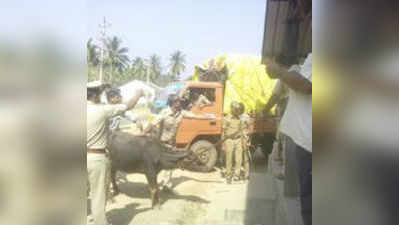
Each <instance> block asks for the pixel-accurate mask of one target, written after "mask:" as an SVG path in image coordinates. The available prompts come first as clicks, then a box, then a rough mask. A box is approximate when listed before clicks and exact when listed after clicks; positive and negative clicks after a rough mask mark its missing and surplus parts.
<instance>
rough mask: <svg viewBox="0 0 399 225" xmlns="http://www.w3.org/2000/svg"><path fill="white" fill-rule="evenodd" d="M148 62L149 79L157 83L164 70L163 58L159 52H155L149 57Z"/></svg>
mask: <svg viewBox="0 0 399 225" xmlns="http://www.w3.org/2000/svg"><path fill="white" fill-rule="evenodd" d="M147 63H148V65H147V66H148V73H149V79H150V81H152V82H154V83H156V82H157V80H158V78H159V77H160V76H161V72H162V64H161V58H160V57H159V56H158V55H157V54H153V55H151V56H150V58H149V59H148V62H147Z"/></svg>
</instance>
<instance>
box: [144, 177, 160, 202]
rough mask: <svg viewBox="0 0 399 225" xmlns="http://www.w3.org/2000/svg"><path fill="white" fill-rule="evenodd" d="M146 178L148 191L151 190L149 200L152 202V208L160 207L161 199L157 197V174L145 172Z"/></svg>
mask: <svg viewBox="0 0 399 225" xmlns="http://www.w3.org/2000/svg"><path fill="white" fill-rule="evenodd" d="M146 178H147V181H148V186H149V188H150V192H151V202H152V205H151V207H152V208H153V209H154V208H157V209H160V208H161V201H160V198H159V188H158V184H157V176H156V175H147V174H146Z"/></svg>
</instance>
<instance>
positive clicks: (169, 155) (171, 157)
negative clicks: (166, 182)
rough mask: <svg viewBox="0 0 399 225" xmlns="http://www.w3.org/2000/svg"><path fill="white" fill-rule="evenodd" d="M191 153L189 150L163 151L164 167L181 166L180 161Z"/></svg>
mask: <svg viewBox="0 0 399 225" xmlns="http://www.w3.org/2000/svg"><path fill="white" fill-rule="evenodd" d="M189 155H190V152H189V151H184V152H183V151H181V152H162V153H161V158H160V163H161V167H162V169H175V168H177V167H178V166H179V164H178V163H179V161H181V160H183V159H185V158H186V157H188V156H189Z"/></svg>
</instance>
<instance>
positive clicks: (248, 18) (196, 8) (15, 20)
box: [0, 0, 266, 75]
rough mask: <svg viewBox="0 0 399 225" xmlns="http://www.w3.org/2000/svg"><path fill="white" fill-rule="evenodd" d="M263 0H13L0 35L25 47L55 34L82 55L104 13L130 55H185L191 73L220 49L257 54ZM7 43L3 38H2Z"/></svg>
mask: <svg viewBox="0 0 399 225" xmlns="http://www.w3.org/2000/svg"><path fill="white" fill-rule="evenodd" d="M265 5H266V1H265V0H250V1H248V0H196V1H194V0H145V1H144V0H140V1H138V0H86V1H81V0H69V1H53V0H36V1H31V0H15V1H5V2H3V3H2V10H1V13H2V16H3V18H4V19H2V20H0V27H1V29H0V34H1V35H0V41H1V40H4V39H5V40H13V41H19V44H18V45H21V46H23V45H26V46H24V47H29V46H30V45H31V44H32V40H34V39H43V40H46V39H47V38H48V37H47V36H50V37H53V38H54V39H55V40H56V41H57V42H58V43H57V47H60V48H61V49H64V50H66V51H68V52H69V53H71V55H72V56H74V57H75V58H79V59H80V60H82V61H83V60H85V59H86V42H87V40H88V38H89V37H94V38H96V37H98V31H99V29H98V24H99V23H101V21H102V18H103V17H104V16H106V18H107V20H108V21H109V22H110V23H111V24H112V25H111V27H110V28H109V29H108V34H109V35H117V36H118V37H120V38H121V39H122V41H123V45H124V46H126V47H128V48H129V50H130V51H129V55H130V57H131V58H134V57H136V56H141V57H144V58H147V57H148V56H150V55H151V54H154V53H156V54H158V55H160V56H161V59H162V64H163V66H164V67H166V66H167V65H168V63H169V60H168V59H169V57H170V54H171V53H172V52H174V51H176V50H181V51H182V52H183V53H184V54H185V55H186V61H187V70H186V72H185V73H184V74H185V75H191V74H192V70H193V67H194V65H196V64H200V63H202V62H204V61H206V60H207V59H209V58H211V57H214V56H217V55H220V54H224V53H243V54H252V55H259V56H260V55H261V48H262V39H263V29H264V19H265V8H266V7H265ZM5 43H6V42H5Z"/></svg>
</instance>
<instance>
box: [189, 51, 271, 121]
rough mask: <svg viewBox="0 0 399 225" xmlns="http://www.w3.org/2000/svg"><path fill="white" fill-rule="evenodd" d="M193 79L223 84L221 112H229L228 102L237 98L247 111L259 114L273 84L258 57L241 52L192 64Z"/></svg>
mask: <svg viewBox="0 0 399 225" xmlns="http://www.w3.org/2000/svg"><path fill="white" fill-rule="evenodd" d="M209 71H211V72H209ZM224 73H226V76H224ZM193 80H195V81H218V82H222V83H224V84H225V97H224V109H223V112H224V113H230V103H231V102H232V101H238V102H242V103H244V105H245V111H246V112H247V113H256V114H261V113H262V112H263V109H264V107H265V105H266V103H267V101H268V100H269V98H270V96H271V95H272V91H273V88H274V86H275V84H276V80H272V79H270V78H269V76H268V75H267V74H266V70H265V65H262V64H261V59H260V57H257V56H251V55H241V54H226V55H221V56H218V57H215V58H213V59H210V60H208V61H206V62H205V63H203V64H202V65H201V66H197V67H196V69H195V72H194V76H193Z"/></svg>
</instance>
